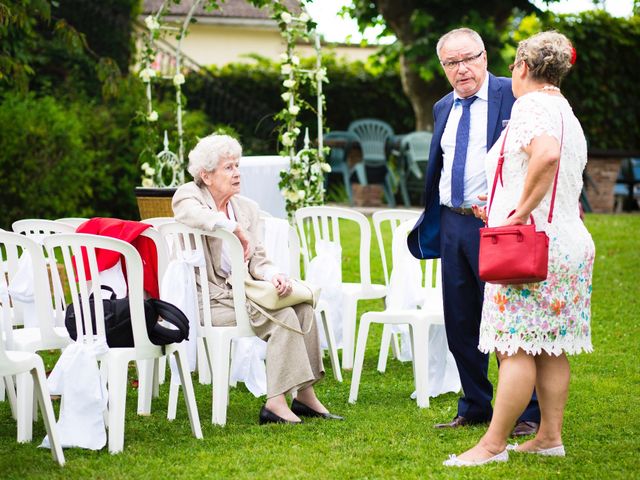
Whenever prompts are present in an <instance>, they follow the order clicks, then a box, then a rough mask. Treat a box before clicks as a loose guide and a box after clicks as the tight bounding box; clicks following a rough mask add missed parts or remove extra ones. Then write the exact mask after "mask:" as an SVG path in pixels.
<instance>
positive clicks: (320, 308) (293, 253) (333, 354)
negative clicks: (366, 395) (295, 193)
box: [260, 211, 342, 382]
mask: <svg viewBox="0 0 640 480" xmlns="http://www.w3.org/2000/svg"><path fill="white" fill-rule="evenodd" d="M260 217H261V221H262V222H263V223H264V227H265V233H266V230H267V223H268V222H270V221H274V220H277V221H284V220H281V219H274V218H273V217H272V216H271V215H269V214H266V215H265V214H264V212H262V211H261V212H260ZM288 238H289V241H288V243H287V245H283V247H284V248H286V249H287V252H288V254H289V272H287V273H288V275H289V276H290V277H291V278H297V279H300V239H299V238H298V234H297V233H296V229H295V227H293V226H291V225H289V237H288ZM265 240H266V239H265ZM267 243H268V242H266V241H265V247H266V246H267V245H266V244H267ZM270 253H271V252H269V251H268V249H267V256H269V255H270ZM315 318H316V321H317V322H319V323H320V325H322V328H323V331H324V335H325V338H326V339H327V346H328V347H329V348H328V351H329V360H330V361H331V368H332V369H333V376H334V378H335V379H336V380H337V381H338V382H342V370H341V368H340V359H339V357H338V349H337V347H336V340H335V336H334V334H333V325H332V322H331V314H330V311H329V307H328V305H327V303H326V302H325V301H322V300H320V301H319V302H318V304H317V306H316V308H315Z"/></svg>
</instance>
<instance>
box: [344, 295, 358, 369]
mask: <svg viewBox="0 0 640 480" xmlns="http://www.w3.org/2000/svg"><path fill="white" fill-rule="evenodd" d="M342 308H343V315H344V316H343V317H342V318H343V320H342V345H343V346H342V368H344V369H345V370H351V369H352V368H353V350H354V348H355V336H356V320H357V319H356V316H357V313H358V299H357V298H354V297H349V296H347V295H345V296H344V298H343V303H342Z"/></svg>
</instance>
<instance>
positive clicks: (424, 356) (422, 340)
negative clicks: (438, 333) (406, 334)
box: [409, 324, 429, 408]
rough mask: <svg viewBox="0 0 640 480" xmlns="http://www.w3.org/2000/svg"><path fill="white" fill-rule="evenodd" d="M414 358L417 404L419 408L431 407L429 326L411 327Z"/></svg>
mask: <svg viewBox="0 0 640 480" xmlns="http://www.w3.org/2000/svg"><path fill="white" fill-rule="evenodd" d="M409 331H410V332H411V350H412V354H413V355H412V357H413V375H414V383H415V387H416V402H417V404H418V407H419V408H428V407H429V390H428V386H429V338H428V331H429V330H428V326H425V325H424V324H421V325H409Z"/></svg>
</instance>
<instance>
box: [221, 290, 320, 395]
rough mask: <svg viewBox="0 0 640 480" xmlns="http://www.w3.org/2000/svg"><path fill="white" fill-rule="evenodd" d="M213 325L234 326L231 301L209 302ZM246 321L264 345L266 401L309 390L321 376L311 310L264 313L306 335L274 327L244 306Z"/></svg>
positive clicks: (300, 307)
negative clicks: (265, 350) (282, 395)
mask: <svg viewBox="0 0 640 480" xmlns="http://www.w3.org/2000/svg"><path fill="white" fill-rule="evenodd" d="M210 304H211V316H212V322H213V324H214V325H216V326H230V325H235V323H236V320H235V312H234V309H233V299H231V300H230V302H229V299H228V298H224V299H220V298H219V297H218V298H217V299H213V298H212V299H211V302H210ZM247 311H248V312H249V319H250V321H251V325H252V327H253V330H254V331H255V332H256V335H257V336H258V337H259V338H261V339H262V340H264V341H265V342H267V398H271V397H275V396H277V395H281V394H289V393H292V392H294V391H297V390H302V389H304V388H306V387H309V386H311V385H313V384H314V383H316V382H317V381H318V380H320V379H321V378H322V377H324V366H323V364H322V352H321V350H320V338H319V336H318V325H317V322H316V321H315V318H314V312H313V307H311V305H307V304H306V303H303V304H299V305H294V306H293V307H286V308H283V309H280V310H266V311H267V312H268V313H269V314H271V315H273V316H274V317H275V318H277V319H278V320H279V321H280V322H282V323H284V324H285V325H289V326H291V327H293V328H295V329H297V330H301V331H303V332H306V331H307V330H308V329H309V326H310V325H311V329H310V330H309V332H308V333H306V334H305V335H301V334H299V333H296V332H293V331H291V330H289V329H287V328H284V327H281V326H280V325H277V324H276V323H274V322H273V321H271V320H269V319H268V318H267V317H266V316H265V315H263V314H261V313H260V312H259V311H258V310H256V309H255V308H253V307H252V306H251V305H250V304H249V303H247Z"/></svg>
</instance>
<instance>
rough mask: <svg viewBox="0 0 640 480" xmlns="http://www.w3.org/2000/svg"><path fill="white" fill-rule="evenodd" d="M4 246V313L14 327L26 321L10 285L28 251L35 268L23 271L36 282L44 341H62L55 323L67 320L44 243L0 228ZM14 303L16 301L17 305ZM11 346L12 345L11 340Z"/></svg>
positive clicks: (0, 292)
mask: <svg viewBox="0 0 640 480" xmlns="http://www.w3.org/2000/svg"><path fill="white" fill-rule="evenodd" d="M0 250H2V251H4V255H5V258H6V263H3V266H4V267H6V268H3V270H5V271H4V272H2V273H1V274H0V277H2V278H1V279H0V302H2V314H3V317H4V318H5V319H11V322H12V327H13V326H15V325H22V324H24V319H23V318H22V315H24V312H25V310H24V309H23V308H22V302H18V301H13V302H9V300H10V299H11V294H10V288H9V287H10V286H11V283H12V281H13V280H14V279H15V278H16V275H18V274H19V272H20V266H19V261H20V258H21V257H22V256H23V255H25V254H28V255H29V256H30V261H31V271H30V272H25V271H23V272H21V273H22V274H28V275H27V276H28V277H29V278H28V281H32V282H33V302H34V314H35V317H36V320H37V324H38V327H39V328H40V333H41V338H42V344H43V345H48V344H51V345H53V344H59V342H60V340H61V339H62V337H60V336H59V335H58V334H57V333H56V332H55V330H54V326H55V325H56V324H57V323H62V322H63V319H64V317H63V312H64V310H63V309H64V307H63V305H61V304H60V303H58V304H57V305H58V307H59V308H56V309H55V310H54V304H53V303H52V298H53V297H52V295H51V292H52V289H51V286H50V283H49V273H48V270H47V262H46V259H45V256H44V251H43V247H42V245H40V244H39V243H38V242H36V241H35V240H33V239H31V238H29V237H27V236H25V235H21V234H19V233H13V232H5V231H2V232H0ZM23 268H25V267H23ZM26 280H27V279H26V278H25V277H23V278H22V281H26ZM10 303H13V308H11V306H10ZM7 321H8V320H7ZM7 346H8V348H11V342H10V341H9V342H8V345H7ZM52 348H53V347H52ZM56 348H57V347H56Z"/></svg>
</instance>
